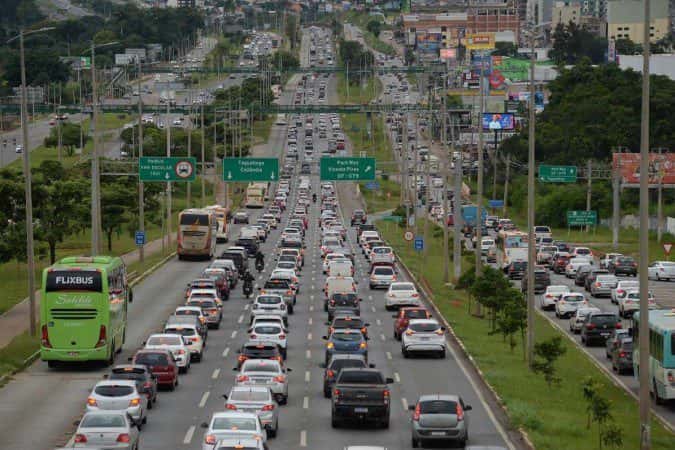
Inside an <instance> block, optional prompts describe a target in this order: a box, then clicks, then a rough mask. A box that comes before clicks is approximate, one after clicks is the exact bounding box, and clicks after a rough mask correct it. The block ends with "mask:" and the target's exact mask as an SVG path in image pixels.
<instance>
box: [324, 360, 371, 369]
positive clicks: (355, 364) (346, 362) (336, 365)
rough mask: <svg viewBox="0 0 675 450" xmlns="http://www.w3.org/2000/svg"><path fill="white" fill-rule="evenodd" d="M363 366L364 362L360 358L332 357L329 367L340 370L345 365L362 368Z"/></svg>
mask: <svg viewBox="0 0 675 450" xmlns="http://www.w3.org/2000/svg"><path fill="white" fill-rule="evenodd" d="M365 366H366V364H365V362H363V361H362V360H360V359H334V360H333V362H332V363H331V365H330V367H329V369H331V370H342V369H344V368H345V367H352V368H362V367H365Z"/></svg>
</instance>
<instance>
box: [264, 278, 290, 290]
mask: <svg viewBox="0 0 675 450" xmlns="http://www.w3.org/2000/svg"><path fill="white" fill-rule="evenodd" d="M289 287H290V284H289V282H288V280H279V279H276V280H268V281H267V282H265V289H288V288H289Z"/></svg>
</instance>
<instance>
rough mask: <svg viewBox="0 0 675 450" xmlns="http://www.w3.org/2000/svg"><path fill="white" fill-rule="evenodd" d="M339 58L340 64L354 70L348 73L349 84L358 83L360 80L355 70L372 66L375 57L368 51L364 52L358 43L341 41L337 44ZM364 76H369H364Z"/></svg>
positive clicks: (360, 76)
mask: <svg viewBox="0 0 675 450" xmlns="http://www.w3.org/2000/svg"><path fill="white" fill-rule="evenodd" d="M339 57H340V61H342V64H343V65H345V66H347V67H351V68H352V69H354V70H353V71H350V72H349V82H350V83H351V84H355V83H359V82H360V81H361V78H362V74H360V73H359V72H358V71H357V70H356V69H358V68H359V67H361V66H372V65H373V64H374V62H375V57H374V56H373V54H372V53H371V52H370V51H369V50H365V49H364V48H363V46H362V45H361V43H360V42H356V41H345V40H344V39H341V40H340V42H339ZM366 76H369V75H368V74H366Z"/></svg>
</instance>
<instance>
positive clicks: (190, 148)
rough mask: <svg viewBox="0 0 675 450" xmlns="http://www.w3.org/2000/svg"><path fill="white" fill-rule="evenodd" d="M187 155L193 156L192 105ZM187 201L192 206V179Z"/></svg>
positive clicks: (188, 188)
mask: <svg viewBox="0 0 675 450" xmlns="http://www.w3.org/2000/svg"><path fill="white" fill-rule="evenodd" d="M187 156H188V158H190V157H191V156H192V107H190V111H189V113H188V135H187ZM186 196H187V198H186V202H187V207H188V208H191V207H192V181H188V182H187V189H186Z"/></svg>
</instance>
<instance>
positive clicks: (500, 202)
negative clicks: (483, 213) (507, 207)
mask: <svg viewBox="0 0 675 450" xmlns="http://www.w3.org/2000/svg"><path fill="white" fill-rule="evenodd" d="M488 205H489V206H490V208H503V207H504V200H488Z"/></svg>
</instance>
